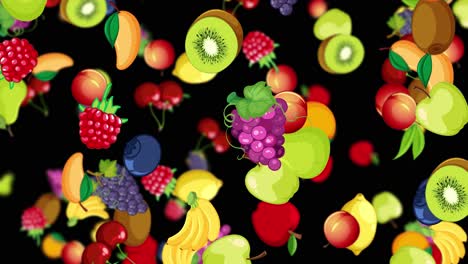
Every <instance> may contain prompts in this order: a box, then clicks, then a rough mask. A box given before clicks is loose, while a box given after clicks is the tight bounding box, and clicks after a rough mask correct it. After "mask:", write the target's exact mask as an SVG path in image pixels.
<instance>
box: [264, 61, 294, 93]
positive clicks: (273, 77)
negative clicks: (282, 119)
mask: <svg viewBox="0 0 468 264" xmlns="http://www.w3.org/2000/svg"><path fill="white" fill-rule="evenodd" d="M266 82H267V85H268V86H270V87H271V91H272V92H273V93H274V94H277V93H281V92H285V91H293V90H294V89H295V88H296V85H297V75H296V72H295V71H294V69H293V68H292V67H291V66H289V65H285V64H281V65H278V70H276V69H275V68H271V69H270V70H269V71H268V73H267V77H266Z"/></svg>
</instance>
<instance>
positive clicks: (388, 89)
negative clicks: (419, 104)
mask: <svg viewBox="0 0 468 264" xmlns="http://www.w3.org/2000/svg"><path fill="white" fill-rule="evenodd" d="M395 93H405V94H408V95H409V91H408V89H407V88H406V87H405V86H403V85H401V84H388V83H387V84H384V85H382V86H380V88H379V90H378V91H377V94H376V95H375V108H376V109H377V113H379V115H382V107H383V105H384V103H385V101H387V99H388V98H389V97H390V96H391V95H392V94H395Z"/></svg>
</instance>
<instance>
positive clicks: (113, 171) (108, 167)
mask: <svg viewBox="0 0 468 264" xmlns="http://www.w3.org/2000/svg"><path fill="white" fill-rule="evenodd" d="M99 172H100V173H102V174H103V175H104V177H108V178H112V177H114V176H116V175H117V160H108V159H107V160H100V161H99Z"/></svg>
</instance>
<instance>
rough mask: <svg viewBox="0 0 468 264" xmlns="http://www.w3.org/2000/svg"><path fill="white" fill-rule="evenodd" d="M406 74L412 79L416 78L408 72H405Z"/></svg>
mask: <svg viewBox="0 0 468 264" xmlns="http://www.w3.org/2000/svg"><path fill="white" fill-rule="evenodd" d="M406 76H407V77H410V78H411V79H413V80H416V79H417V78H416V77H414V76H412V75H411V74H409V73H406Z"/></svg>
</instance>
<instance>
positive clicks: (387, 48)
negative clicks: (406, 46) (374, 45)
mask: <svg viewBox="0 0 468 264" xmlns="http://www.w3.org/2000/svg"><path fill="white" fill-rule="evenodd" d="M389 49H390V48H389V47H386V48H380V49H379V50H380V51H382V50H389Z"/></svg>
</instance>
